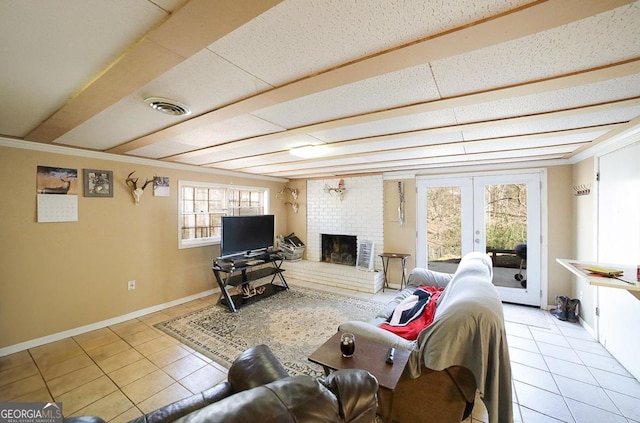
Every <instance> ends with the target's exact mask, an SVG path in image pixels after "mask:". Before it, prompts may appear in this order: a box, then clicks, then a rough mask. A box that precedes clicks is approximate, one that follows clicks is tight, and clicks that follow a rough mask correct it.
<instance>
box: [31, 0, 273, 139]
mask: <svg viewBox="0 0 640 423" xmlns="http://www.w3.org/2000/svg"><path fill="white" fill-rule="evenodd" d="M281 1H282V0H260V1H253V0H191V1H189V2H188V3H187V4H185V5H184V6H183V7H181V8H180V9H179V10H177V11H176V12H175V13H173V14H171V15H170V16H169V17H168V18H167V19H166V20H165V21H164V22H162V23H161V24H159V25H158V26H157V27H156V28H154V29H152V30H151V31H150V32H149V33H147V34H146V35H145V36H144V37H143V38H142V39H141V40H139V41H138V42H137V43H135V44H134V45H133V46H131V47H130V48H129V49H128V50H127V51H125V52H124V53H123V54H122V55H121V56H120V57H119V58H118V59H116V60H115V62H114V63H112V64H111V65H110V66H109V67H108V68H107V69H105V70H104V71H103V72H102V73H101V74H99V75H97V76H96V77H95V78H94V79H93V80H92V81H90V82H89V83H88V84H86V85H85V86H84V87H83V88H82V89H81V90H80V91H79V92H78V93H77V94H76V95H75V96H74V97H73V98H71V99H70V100H69V101H67V102H66V103H65V104H64V105H63V106H62V108H60V109H59V110H58V111H56V112H55V113H53V115H51V116H50V117H49V118H47V119H46V120H45V121H44V122H42V123H41V124H40V125H38V126H37V127H36V128H34V129H33V130H31V131H30V132H29V133H28V134H27V135H26V136H25V140H28V141H36V142H43V143H51V142H54V141H55V140H56V139H57V138H59V137H60V136H62V135H64V134H65V133H67V132H68V131H70V130H72V129H73V128H75V127H76V126H78V125H80V124H81V123H83V122H85V121H87V120H88V119H90V118H91V117H93V116H95V115H96V114H98V113H99V112H101V111H103V110H105V109H106V108H108V107H109V106H111V105H113V104H115V103H116V102H118V101H120V100H121V99H122V98H124V97H126V96H128V95H129V94H131V93H132V92H134V91H136V90H137V89H139V88H140V87H143V86H144V85H146V84H148V83H149V82H151V81H152V80H154V79H155V78H157V77H158V76H160V75H162V74H163V73H165V72H167V71H168V70H170V69H171V68H173V67H175V66H176V65H178V64H180V63H182V62H183V61H185V60H186V59H188V58H189V57H191V56H193V55H194V54H196V53H197V52H199V51H201V50H203V49H205V48H206V47H207V46H209V45H211V44H212V43H213V42H215V41H217V40H218V39H220V38H222V37H223V36H225V35H227V34H229V33H230V32H232V31H233V30H235V29H236V28H238V27H240V26H242V25H244V24H245V23H247V22H248V21H249V20H251V19H253V18H255V17H256V16H258V15H260V14H262V13H264V12H265V11H266V10H268V9H270V8H271V7H273V6H275V5H277V4H278V3H280V2H281Z"/></svg>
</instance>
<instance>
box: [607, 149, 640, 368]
mask: <svg viewBox="0 0 640 423" xmlns="http://www.w3.org/2000/svg"><path fill="white" fill-rule="evenodd" d="M599 165H600V170H599V172H600V183H599V186H598V191H599V193H598V200H599V201H598V204H599V207H598V213H599V216H598V227H599V230H598V261H600V262H604V263H619V264H624V265H637V264H640V214H639V211H640V141H638V142H635V144H632V145H628V146H626V147H623V148H620V149H619V150H616V151H613V152H611V153H609V154H606V155H604V156H602V157H600V160H599ZM624 277H625V278H628V279H631V280H635V277H636V275H635V274H633V275H624ZM598 307H599V310H600V316H599V340H600V342H601V343H602V344H603V345H604V346H605V347H606V348H607V349H608V350H609V352H611V354H613V355H614V356H615V357H616V359H617V360H618V361H619V362H620V364H622V365H623V366H624V367H625V368H626V369H627V370H628V371H629V372H630V373H631V374H633V376H634V377H635V378H636V379H640V360H638V351H640V338H639V337H638V336H637V331H638V327H640V300H639V299H638V295H637V293H636V295H634V294H633V293H631V292H628V291H626V290H622V289H614V288H602V287H599V288H598Z"/></svg>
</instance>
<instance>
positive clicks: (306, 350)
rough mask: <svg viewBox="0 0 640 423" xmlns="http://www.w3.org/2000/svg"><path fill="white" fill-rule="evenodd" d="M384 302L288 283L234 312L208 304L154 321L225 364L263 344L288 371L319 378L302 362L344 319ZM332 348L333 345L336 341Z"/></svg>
mask: <svg viewBox="0 0 640 423" xmlns="http://www.w3.org/2000/svg"><path fill="white" fill-rule="evenodd" d="M383 305H384V304H382V303H379V302H376V301H369V300H363V299H360V298H355V297H350V296H346V295H340V294H334V293H331V292H325V291H319V290H315V289H310V288H304V287H300V286H291V285H290V289H289V290H288V291H282V292H280V293H278V294H276V295H274V296H272V297H269V298H265V299H264V300H261V301H258V302H256V303H253V304H251V305H248V306H246V307H243V308H241V309H239V310H238V311H237V312H236V313H231V312H229V309H228V308H227V307H226V306H224V305H211V306H208V307H205V308H203V309H202V310H198V311H195V312H191V313H189V314H186V315H184V316H180V317H177V318H174V319H171V320H168V321H166V322H162V323H158V324H157V325H155V327H157V328H158V329H160V330H162V331H164V332H165V333H167V334H169V335H171V336H173V337H174V338H176V339H178V340H179V341H180V342H182V343H184V344H186V345H188V346H189V347H191V348H193V349H194V350H196V351H198V352H200V353H202V354H204V355H205V356H207V357H209V358H211V359H212V360H213V361H215V362H216V363H219V364H221V365H223V366H225V367H226V368H229V367H230V366H231V363H232V362H233V360H234V359H235V358H236V357H237V356H238V355H239V354H240V353H241V352H243V351H244V350H246V349H247V348H249V347H251V346H254V345H259V344H266V345H268V346H269V347H270V348H271V350H272V351H273V352H274V354H275V355H276V357H277V358H278V360H280V362H281V363H282V364H283V366H284V367H285V368H286V369H287V371H288V372H289V374H290V375H292V376H293V375H299V374H307V375H310V376H320V375H322V374H323V372H322V368H321V367H320V366H318V365H315V364H313V363H311V362H309V361H308V360H307V357H308V356H309V355H311V353H312V352H314V351H315V350H316V349H317V348H318V347H319V346H320V345H322V343H324V342H325V341H326V340H327V339H329V338H330V337H331V336H332V335H333V334H334V333H335V332H336V330H337V328H338V325H339V324H340V323H343V322H345V321H348V320H362V321H368V320H370V319H371V318H372V317H373V316H374V315H375V314H376V313H377V312H378V311H379V310H380V309H381V308H382V307H383ZM336 348H338V346H337V345H336Z"/></svg>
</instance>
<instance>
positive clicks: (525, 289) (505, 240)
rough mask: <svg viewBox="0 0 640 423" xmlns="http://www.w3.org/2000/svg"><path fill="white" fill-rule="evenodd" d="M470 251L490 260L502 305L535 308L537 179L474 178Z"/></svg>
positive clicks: (528, 176) (527, 176)
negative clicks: (487, 255)
mask: <svg viewBox="0 0 640 423" xmlns="http://www.w3.org/2000/svg"><path fill="white" fill-rule="evenodd" d="M473 186H474V197H475V201H474V224H473V227H474V250H475V251H483V252H486V253H487V254H489V256H490V257H491V261H492V263H493V284H494V285H495V286H496V288H497V289H498V292H499V293H500V297H501V298H502V301H505V302H512V303H517V304H528V305H536V306H538V305H540V292H541V291H540V287H541V281H540V274H541V271H540V270H541V264H540V254H541V249H540V244H541V243H540V239H541V237H540V233H541V232H540V231H541V227H540V215H541V207H540V174H537V173H535V174H512V175H501V176H478V177H474V178H473Z"/></svg>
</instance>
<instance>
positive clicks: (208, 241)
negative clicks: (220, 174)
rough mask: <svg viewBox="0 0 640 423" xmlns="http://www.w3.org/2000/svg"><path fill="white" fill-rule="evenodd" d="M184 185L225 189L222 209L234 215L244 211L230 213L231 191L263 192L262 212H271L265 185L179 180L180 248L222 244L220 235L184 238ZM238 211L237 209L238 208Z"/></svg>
mask: <svg viewBox="0 0 640 423" xmlns="http://www.w3.org/2000/svg"><path fill="white" fill-rule="evenodd" d="M183 187H197V188H207V189H211V188H213V189H223V190H225V191H226V192H227V195H226V196H225V200H224V202H225V204H224V207H223V208H222V209H221V210H220V211H221V212H222V213H221V214H223V215H224V216H233V215H236V216H237V215H242V213H241V212H240V213H235V214H234V213H229V210H230V208H231V207H229V198H230V197H231V196H230V195H229V193H231V192H237V191H252V192H261V193H262V195H263V198H262V203H263V204H262V205H263V211H262V214H269V198H270V195H269V194H270V190H269V188H265V187H255V186H242V185H231V184H216V183H211V182H201V181H180V180H179V181H178V205H177V207H178V249H184V248H194V247H204V246H209V245H218V244H220V236H210V237H203V238H189V239H182V223H183V215H184V213H183V211H182V205H183V198H182V188H183ZM236 211H237V210H236ZM209 212H211V211H209V210H207V211H206V212H205V213H209Z"/></svg>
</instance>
